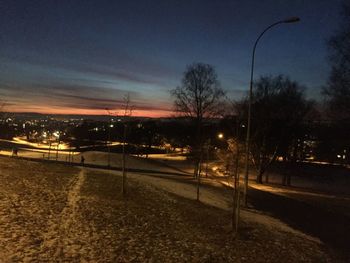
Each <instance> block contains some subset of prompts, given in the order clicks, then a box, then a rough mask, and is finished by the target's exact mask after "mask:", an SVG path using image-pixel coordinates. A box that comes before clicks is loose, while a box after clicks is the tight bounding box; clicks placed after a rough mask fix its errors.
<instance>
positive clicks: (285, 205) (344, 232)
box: [248, 188, 350, 262]
mask: <svg viewBox="0 0 350 263" xmlns="http://www.w3.org/2000/svg"><path fill="white" fill-rule="evenodd" d="M248 201H249V203H250V205H251V206H253V207H254V208H255V209H257V210H260V211H263V212H266V213H268V214H270V215H272V216H273V217H275V218H278V219H280V220H281V221H283V222H285V223H287V224H288V225H290V226H291V227H293V228H295V229H298V230H300V231H302V232H304V233H306V234H309V235H311V236H314V237H317V238H319V239H320V240H321V241H322V242H323V243H324V244H326V246H327V247H330V248H331V249H333V250H334V251H335V252H336V254H337V255H338V256H339V261H345V262H349V260H350V250H349V248H350V224H349V222H350V216H349V215H348V214H347V213H348V209H347V207H349V205H350V202H349V199H344V198H341V197H340V198H338V197H327V196H326V195H314V196H312V197H310V195H307V194H305V193H302V192H301V193H299V194H298V193H294V194H288V193H287V194H284V195H280V194H276V193H271V192H269V191H264V190H259V189H255V188H250V189H249V198H248Z"/></svg>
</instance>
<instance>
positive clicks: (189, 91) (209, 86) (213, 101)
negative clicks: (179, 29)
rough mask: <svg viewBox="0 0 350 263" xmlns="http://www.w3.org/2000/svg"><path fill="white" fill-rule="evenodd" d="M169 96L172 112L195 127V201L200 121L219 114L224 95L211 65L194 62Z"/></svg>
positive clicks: (200, 133) (200, 142) (201, 125)
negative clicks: (171, 101)
mask: <svg viewBox="0 0 350 263" xmlns="http://www.w3.org/2000/svg"><path fill="white" fill-rule="evenodd" d="M171 94H172V96H173V97H174V106H175V110H176V111H177V112H178V113H179V114H180V115H182V116H186V117H188V118H190V119H191V120H192V121H193V123H194V125H195V129H196V138H195V140H194V145H193V153H194V160H195V166H194V176H195V177H196V178H197V200H199V184H200V170H201V168H200V167H201V161H202V158H203V136H202V135H203V131H202V128H203V119H204V118H209V117H215V116H218V115H219V113H220V110H221V107H220V106H221V103H220V102H221V101H222V99H223V97H224V95H225V92H224V91H223V89H221V88H220V85H219V81H218V77H217V74H216V72H215V70H214V68H213V66H211V65H209V64H203V63H194V64H192V65H189V66H188V67H187V69H186V71H185V72H184V75H183V79H182V84H181V86H179V87H177V88H176V89H174V90H172V91H171Z"/></svg>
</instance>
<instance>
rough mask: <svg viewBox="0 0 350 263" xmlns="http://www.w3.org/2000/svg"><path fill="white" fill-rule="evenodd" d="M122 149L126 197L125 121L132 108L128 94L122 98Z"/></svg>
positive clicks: (123, 182) (124, 193) (123, 187)
mask: <svg viewBox="0 0 350 263" xmlns="http://www.w3.org/2000/svg"><path fill="white" fill-rule="evenodd" d="M122 107H123V111H124V112H123V148H122V194H123V196H125V195H126V193H127V189H126V183H127V181H126V180H127V170H126V153H125V144H126V137H127V123H126V119H127V118H128V117H130V116H131V115H132V111H133V107H132V106H131V104H130V94H129V93H128V94H127V95H125V96H124V98H123V106H122Z"/></svg>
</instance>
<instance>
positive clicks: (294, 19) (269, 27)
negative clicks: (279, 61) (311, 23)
mask: <svg viewBox="0 0 350 263" xmlns="http://www.w3.org/2000/svg"><path fill="white" fill-rule="evenodd" d="M299 21H300V18H299V17H290V18H287V19H285V20H281V21H278V22H275V23H273V24H271V25H269V26H268V27H267V28H265V29H264V30H263V31H262V32H261V33H260V35H259V36H258V38H257V39H256V41H255V43H254V47H253V54H252V64H251V71H250V87H249V104H248V121H247V136H246V142H245V143H246V154H245V176H244V190H243V203H244V205H245V206H246V205H247V191H248V179H249V151H250V129H251V127H250V126H251V108H252V95H253V77H254V61H255V49H256V46H257V44H258V42H259V40H260V39H261V37H262V36H263V35H264V34H265V32H266V31H268V30H269V29H271V28H272V27H274V26H276V25H279V24H284V23H295V22H299Z"/></svg>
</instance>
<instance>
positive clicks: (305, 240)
mask: <svg viewBox="0 0 350 263" xmlns="http://www.w3.org/2000/svg"><path fill="white" fill-rule="evenodd" d="M151 165H153V164H151ZM0 168H1V169H0V213H1V215H0V262H43V261H44V262H62V261H63V262H131V261H132V262H175V261H176V262H178V261H181V262H184V261H190V262H257V261H264V262H276V261H277V262H282V261H283V262H320V261H322V260H323V261H327V259H328V256H327V255H326V254H325V253H324V252H323V251H322V246H321V245H320V242H319V241H318V240H317V239H314V238H312V237H309V236H306V235H304V234H302V233H300V232H298V231H295V230H293V229H292V228H290V227H288V226H286V225H285V224H283V223H282V222H280V221H278V220H275V219H273V218H271V217H269V216H266V215H263V214H261V213H259V212H258V211H249V210H247V211H242V222H241V227H242V230H241V233H240V238H238V239H236V240H232V235H231V233H230V231H229V230H230V212H229V211H230V197H231V193H230V191H228V190H225V189H223V188H222V187H218V188H217V189H214V188H212V186H211V187H208V188H206V187H203V189H201V196H200V199H201V201H202V202H201V203H198V202H196V201H194V200H193V199H194V198H195V185H194V184H193V182H192V179H191V178H190V177H183V176H172V175H167V176H163V177H161V176H160V175H159V174H150V173H147V174H142V173H128V179H129V181H128V188H127V189H128V196H127V198H125V199H123V198H122V197H121V195H120V184H121V179H120V178H121V177H120V176H121V174H120V172H117V171H111V170H109V171H107V170H101V169H91V168H83V167H80V168H79V167H72V166H65V165H60V164H55V163H41V162H31V161H26V160H20V159H15V158H7V157H1V158H0ZM164 169H169V168H167V167H165V168H164ZM208 183H209V182H208Z"/></svg>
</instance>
